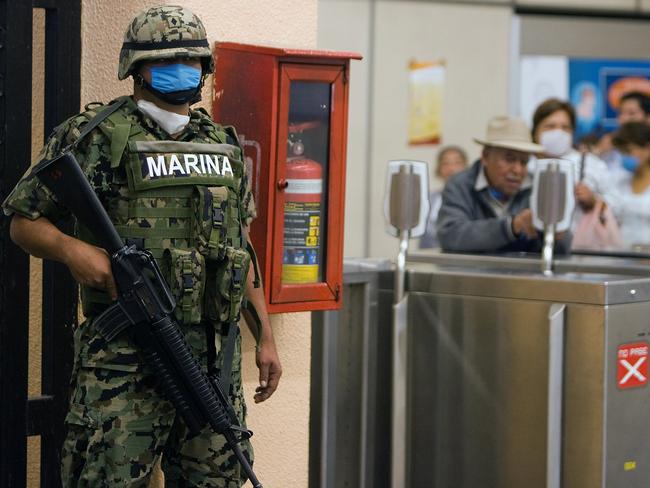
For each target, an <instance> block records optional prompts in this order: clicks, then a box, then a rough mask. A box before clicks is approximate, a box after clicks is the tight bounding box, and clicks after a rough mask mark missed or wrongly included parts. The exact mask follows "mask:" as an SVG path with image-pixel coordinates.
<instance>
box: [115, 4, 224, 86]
mask: <svg viewBox="0 0 650 488" xmlns="http://www.w3.org/2000/svg"><path fill="white" fill-rule="evenodd" d="M175 57H195V58H201V63H202V65H203V73H212V72H213V71H214V61H213V60H212V53H211V52H210V45H209V44H208V36H207V34H206V32H205V27H204V26H203V22H201V19H199V18H198V17H197V16H196V15H194V14H193V13H192V12H191V11H190V10H188V9H186V8H184V7H179V6H176V5H167V6H163V7H153V8H150V9H148V10H144V11H142V12H140V13H139V14H138V15H136V16H135V18H134V19H133V20H132V21H131V23H130V24H129V27H128V28H127V29H126V32H125V33H124V42H123V43H122V50H121V51H120V67H119V71H118V74H117V76H118V78H119V79H120V80H124V79H126V78H127V77H128V76H129V75H132V74H133V73H134V72H135V69H136V66H137V64H138V63H139V62H141V61H150V60H155V59H168V58H175Z"/></svg>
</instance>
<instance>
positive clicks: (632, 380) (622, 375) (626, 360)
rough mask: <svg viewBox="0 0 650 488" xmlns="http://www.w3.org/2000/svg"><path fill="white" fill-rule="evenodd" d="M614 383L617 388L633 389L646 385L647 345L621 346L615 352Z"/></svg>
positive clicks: (642, 343)
mask: <svg viewBox="0 0 650 488" xmlns="http://www.w3.org/2000/svg"><path fill="white" fill-rule="evenodd" d="M617 363H618V366H617V368H618V369H617V373H616V382H617V384H618V387H619V388H635V387H638V386H644V385H646V384H647V383H648V343H647V342H634V343H631V344H621V345H620V346H618V351H617Z"/></svg>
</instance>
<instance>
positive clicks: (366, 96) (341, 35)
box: [318, 0, 372, 257]
mask: <svg viewBox="0 0 650 488" xmlns="http://www.w3.org/2000/svg"><path fill="white" fill-rule="evenodd" d="M371 22H372V6H371V3H370V2H369V1H367V0H356V1H352V2H351V1H350V0H321V1H320V2H319V9H318V47H319V48H322V49H334V50H339V51H354V52H358V53H361V55H362V56H363V58H364V59H363V60H362V61H352V62H351V63H350V102H349V104H350V112H349V120H348V127H349V130H348V152H347V169H346V173H347V174H346V194H345V249H344V255H345V256H348V257H352V256H364V255H365V252H366V250H365V246H366V239H364V238H363V237H362V234H361V232H362V229H364V228H365V219H366V208H367V206H368V201H367V198H368V193H367V191H366V188H365V185H363V184H362V182H364V181H365V179H366V173H367V171H368V158H367V154H368V149H369V148H368V143H369V130H368V122H369V117H370V92H369V82H370V66H371V64H370V59H371V58H370V35H371V31H370V28H371Z"/></svg>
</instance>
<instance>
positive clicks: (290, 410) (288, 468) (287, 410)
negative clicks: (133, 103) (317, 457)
mask: <svg viewBox="0 0 650 488" xmlns="http://www.w3.org/2000/svg"><path fill="white" fill-rule="evenodd" d="M161 3H167V4H176V3H178V2H175V1H174V2H161V1H146V0H119V1H118V0H111V1H110V2H108V1H103V0H83V2H82V60H81V66H82V68H81V105H82V106H83V105H85V104H86V103H89V102H91V101H103V102H106V101H109V100H111V99H113V98H115V97H117V96H120V95H123V94H125V93H130V92H131V83H132V82H131V81H130V80H127V81H123V82H119V81H118V80H117V61H118V55H119V50H120V46H121V43H122V36H123V33H124V30H125V29H126V26H127V24H128V22H129V20H130V19H131V18H132V17H133V15H134V14H135V13H136V12H138V11H139V10H141V9H144V8H148V7H150V6H154V5H159V4H161ZM183 5H185V6H187V7H189V8H191V9H192V10H193V11H194V12H195V13H196V14H198V15H199V16H200V17H201V18H202V19H203V21H204V23H205V24H206V28H207V30H208V35H209V37H210V41H215V40H217V39H219V40H229V41H240V42H248V43H259V44H273V45H287V46H294V47H303V48H309V47H315V45H316V21H317V2H316V0H300V1H299V2H295V1H292V0H240V1H229V0H187V1H185V2H183ZM42 22H43V20H42V16H41V14H40V13H37V14H36V17H35V23H34V26H35V28H34V31H35V33H36V34H35V35H36V37H37V39H41V40H40V41H38V40H37V43H36V45H38V42H41V43H42V32H43V24H42ZM35 53H36V54H35V60H34V67H35V68H34V72H35V74H36V76H35V79H34V86H33V93H34V100H35V109H34V115H35V118H34V120H35V122H34V128H33V131H34V134H38V133H39V130H40V131H42V119H41V118H39V115H38V113H39V110H38V107H39V103H42V96H40V94H41V93H42V90H43V88H42V87H43V80H42V77H39V75H38V73H39V69H40V68H39V66H42V57H39V53H41V54H42V49H41V50H39V49H35ZM208 85H209V83H208ZM243 88H244V89H245V87H243ZM204 98H205V100H204V105H205V106H206V107H208V108H209V107H210V100H211V93H210V90H209V87H208V88H207V89H206V90H205V93H204ZM37 146H40V143H39V142H37V141H35V147H37ZM36 150H37V149H36ZM32 270H33V271H32V283H33V284H34V286H33V287H32V288H33V292H34V293H33V295H32V297H31V300H32V305H33V306H32V308H31V309H32V310H33V313H32V317H31V319H30V323H33V324H32V326H30V336H31V338H32V343H31V347H30V357H31V358H32V359H31V360H32V363H31V368H30V369H31V370H32V371H35V373H34V374H32V375H31V376H30V394H37V393H38V392H39V391H40V383H39V380H40V374H39V371H40V366H39V365H40V361H39V359H40V340H39V335H40V291H39V283H40V272H39V262H35V263H33V264H32ZM272 323H273V328H274V331H275V337H276V342H277V345H278V350H279V352H280V357H281V360H282V364H283V368H284V375H283V377H282V382H281V386H280V389H279V390H278V391H277V393H276V394H275V395H274V397H273V398H272V399H271V400H269V401H267V402H266V403H264V404H261V405H255V404H254V402H253V399H252V396H253V393H254V389H255V387H256V386H257V384H258V381H257V378H258V375H257V369H256V367H255V354H254V344H253V342H252V340H251V338H250V335H249V334H248V333H245V334H244V336H245V352H244V362H245V367H244V383H245V386H244V388H245V392H246V396H247V401H248V403H249V410H248V411H249V427H250V428H251V429H252V430H254V432H255V437H254V446H255V452H256V472H257V474H258V475H259V477H260V479H261V480H262V481H263V482H264V483H265V486H284V487H289V486H290V487H292V488H300V487H305V488H306V487H307V484H308V481H307V479H308V451H309V448H308V439H309V374H310V368H309V366H310V340H311V320H310V315H309V314H308V313H301V314H285V315H276V316H273V317H272ZM29 464H30V467H29V476H30V478H29V480H30V481H29V486H37V484H38V483H37V479H38V439H37V438H33V439H30V452H29ZM154 485H156V486H157V485H158V483H154Z"/></svg>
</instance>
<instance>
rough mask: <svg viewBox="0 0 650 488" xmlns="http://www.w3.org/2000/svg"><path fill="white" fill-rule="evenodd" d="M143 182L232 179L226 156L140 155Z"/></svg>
mask: <svg viewBox="0 0 650 488" xmlns="http://www.w3.org/2000/svg"><path fill="white" fill-rule="evenodd" d="M140 162H141V168H142V179H143V180H155V179H159V178H177V177H183V176H222V177H226V178H233V177H234V173H233V169H232V165H231V164H230V160H229V159H228V156H224V155H221V154H187V153H166V154H155V155H148V154H142V153H141V154H140Z"/></svg>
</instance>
